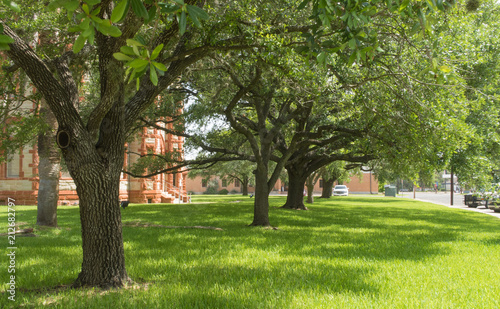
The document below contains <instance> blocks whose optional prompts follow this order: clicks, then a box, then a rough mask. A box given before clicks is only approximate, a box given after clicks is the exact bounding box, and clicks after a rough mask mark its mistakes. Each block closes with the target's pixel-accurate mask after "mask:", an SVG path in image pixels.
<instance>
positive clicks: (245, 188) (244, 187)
mask: <svg viewBox="0 0 500 309" xmlns="http://www.w3.org/2000/svg"><path fill="white" fill-rule="evenodd" d="M241 194H242V195H243V196H247V195H248V179H243V181H242V182H241Z"/></svg>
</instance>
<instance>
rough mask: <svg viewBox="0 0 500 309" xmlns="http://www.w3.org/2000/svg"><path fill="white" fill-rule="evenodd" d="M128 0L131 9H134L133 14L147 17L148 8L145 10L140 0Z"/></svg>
mask: <svg viewBox="0 0 500 309" xmlns="http://www.w3.org/2000/svg"><path fill="white" fill-rule="evenodd" d="M130 1H131V4H132V10H133V11H134V13H135V15H137V16H139V17H142V18H144V19H145V20H147V19H148V18H149V15H148V10H146V7H145V6H144V4H143V3H142V1H141V0H130Z"/></svg>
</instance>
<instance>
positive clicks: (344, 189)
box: [333, 185, 349, 196]
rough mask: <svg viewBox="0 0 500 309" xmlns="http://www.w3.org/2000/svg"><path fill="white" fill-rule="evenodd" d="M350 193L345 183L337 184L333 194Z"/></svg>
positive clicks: (342, 194) (346, 194)
mask: <svg viewBox="0 0 500 309" xmlns="http://www.w3.org/2000/svg"><path fill="white" fill-rule="evenodd" d="M348 195H349V188H347V186H344V185H336V186H335V188H333V196H348Z"/></svg>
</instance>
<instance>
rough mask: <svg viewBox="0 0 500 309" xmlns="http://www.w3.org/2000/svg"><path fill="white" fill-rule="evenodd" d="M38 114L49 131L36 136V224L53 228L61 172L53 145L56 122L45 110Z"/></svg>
mask: <svg viewBox="0 0 500 309" xmlns="http://www.w3.org/2000/svg"><path fill="white" fill-rule="evenodd" d="M40 113H41V115H42V117H43V119H44V120H45V123H46V124H47V125H49V127H50V129H49V130H47V132H45V133H43V134H40V135H39V136H38V158H39V161H38V176H39V187H38V203H37V218H36V224H38V225H41V226H54V227H55V226H57V202H58V200H59V172H60V170H61V154H60V152H59V148H57V145H56V143H55V136H56V134H55V132H56V129H55V128H56V127H57V121H56V118H55V117H54V114H53V113H52V112H51V111H50V110H49V109H47V108H42V109H41V110H40Z"/></svg>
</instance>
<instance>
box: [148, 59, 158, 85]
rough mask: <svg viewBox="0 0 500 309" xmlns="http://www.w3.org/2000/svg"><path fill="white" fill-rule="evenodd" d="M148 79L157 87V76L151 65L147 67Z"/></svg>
mask: <svg viewBox="0 0 500 309" xmlns="http://www.w3.org/2000/svg"><path fill="white" fill-rule="evenodd" d="M149 79H151V82H152V83H153V85H155V86H157V85H158V75H156V69H155V67H154V66H153V64H150V65H149Z"/></svg>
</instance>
